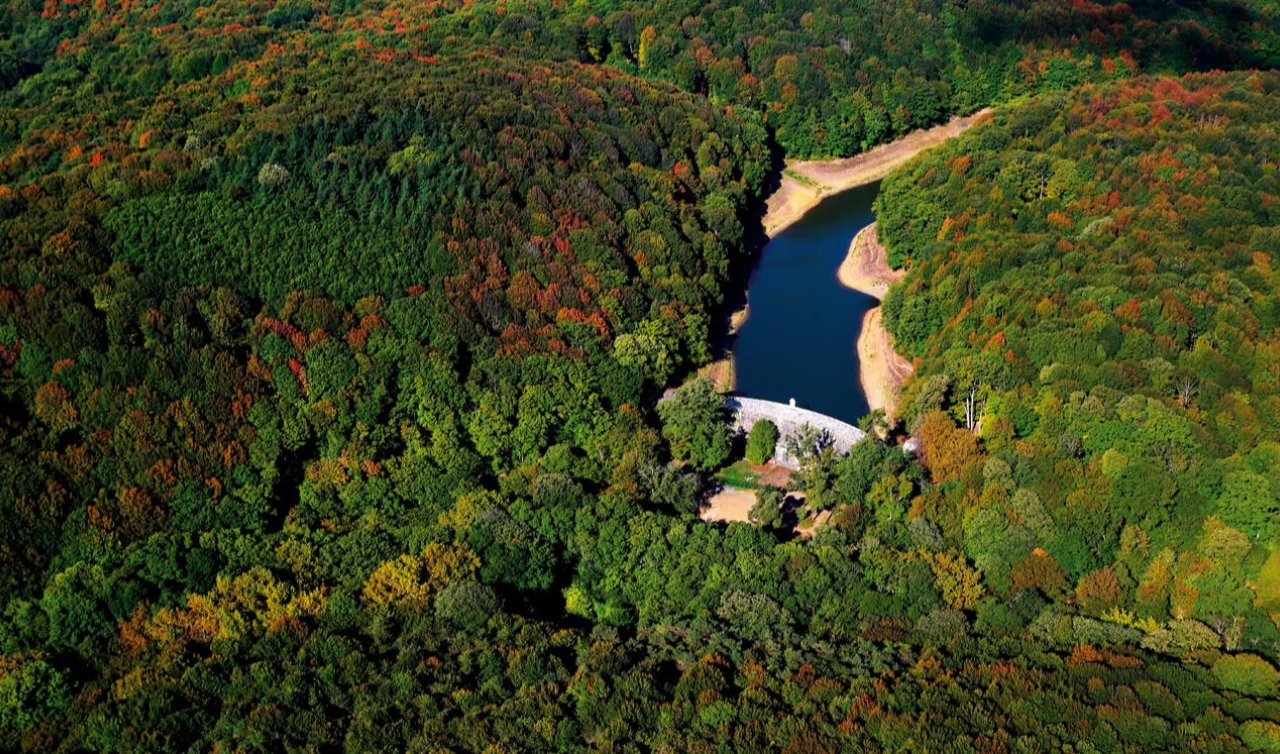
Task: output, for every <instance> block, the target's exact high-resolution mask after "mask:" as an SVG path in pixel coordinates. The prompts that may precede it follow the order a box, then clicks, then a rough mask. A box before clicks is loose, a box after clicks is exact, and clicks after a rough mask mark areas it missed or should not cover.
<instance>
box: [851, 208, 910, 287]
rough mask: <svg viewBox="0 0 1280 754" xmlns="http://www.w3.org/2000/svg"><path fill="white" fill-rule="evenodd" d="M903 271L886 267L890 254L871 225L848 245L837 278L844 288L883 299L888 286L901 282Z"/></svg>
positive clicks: (874, 225)
mask: <svg viewBox="0 0 1280 754" xmlns="http://www.w3.org/2000/svg"><path fill="white" fill-rule="evenodd" d="M906 274H907V271H906V270H893V269H890V268H889V251H888V250H887V249H885V247H884V244H882V243H880V239H879V238H878V237H877V236H876V224H875V223H871V224H870V225H868V226H867V227H865V228H863V229H862V230H860V231H858V235H856V236H854V237H853V242H852V243H850V244H849V254H848V256H846V257H845V258H844V261H843V262H841V263H840V270H839V271H838V272H837V273H836V277H838V278H840V282H841V283H843V284H844V285H845V287H847V288H852V289H854V290H855V291H861V292H863V293H865V294H867V295H868V296H871V297H873V298H877V299H880V300H881V301H883V300H884V294H886V293H888V292H889V286H891V285H893V284H894V283H896V282H898V281H899V280H901V279H902V278H903V277H905V276H906Z"/></svg>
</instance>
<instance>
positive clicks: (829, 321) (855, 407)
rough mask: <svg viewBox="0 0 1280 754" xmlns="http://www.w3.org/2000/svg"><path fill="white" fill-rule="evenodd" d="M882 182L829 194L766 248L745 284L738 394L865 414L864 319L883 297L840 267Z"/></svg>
mask: <svg viewBox="0 0 1280 754" xmlns="http://www.w3.org/2000/svg"><path fill="white" fill-rule="evenodd" d="M879 188H880V184H879V183H873V184H869V185H866V186H859V187H857V188H852V189H849V190H847V191H844V192H842V193H839V194H835V195H832V196H830V197H828V198H827V199H824V200H823V201H822V202H821V203H820V204H819V205H818V206H816V207H814V208H813V209H812V210H810V211H809V212H808V213H807V214H806V215H805V216H804V217H802V218H800V220H798V221H797V222H796V223H794V224H793V225H791V226H790V227H788V228H786V229H785V230H783V231H782V232H781V233H779V234H778V235H777V236H776V237H775V238H773V239H772V240H770V241H769V242H768V244H766V245H765V247H764V250H763V251H762V252H761V256H760V262H759V264H758V265H757V266H756V269H755V270H754V271H753V272H752V274H751V280H750V282H749V283H748V286H747V302H748V305H749V306H750V313H749V316H748V317H747V321H746V323H745V324H743V326H742V329H741V330H740V331H739V332H738V335H737V338H736V339H735V340H734V343H733V354H734V366H735V369H734V371H735V373H736V375H737V392H738V393H739V394H741V395H745V396H749V397H752V398H763V399H765V400H772V401H778V402H781V403H786V402H787V401H788V400H790V399H792V398H794V399H795V400H796V405H798V406H801V407H803V408H807V409H811V410H813V411H817V412H819V413H823V414H827V415H829V416H833V417H835V418H837V419H841V420H843V421H846V422H849V423H850V424H856V423H857V421H858V420H859V419H860V418H862V416H863V415H865V414H866V413H867V399H866V396H865V395H863V392H862V383H861V382H860V380H859V376H858V349H857V341H858V333H859V331H860V330H861V329H862V318H863V315H865V314H866V313H867V311H869V310H870V309H873V308H874V307H876V306H879V305H880V302H879V301H877V300H876V299H874V298H872V297H871V296H868V295H866V294H865V293H859V292H858V291H855V290H853V289H851V288H846V287H845V286H844V285H842V284H841V283H840V281H839V280H838V279H837V278H836V271H837V270H838V269H839V267H840V263H841V262H843V261H844V258H845V256H846V255H847V254H848V252H849V244H850V242H851V241H853V237H854V236H855V235H857V233H858V231H859V230H862V229H863V228H864V227H866V226H867V225H870V224H871V223H872V222H873V221H874V220H875V215H873V214H872V212H871V203H872V202H873V201H874V200H875V198H876V193H877V191H879Z"/></svg>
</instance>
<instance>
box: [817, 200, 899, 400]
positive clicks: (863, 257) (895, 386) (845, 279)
mask: <svg viewBox="0 0 1280 754" xmlns="http://www.w3.org/2000/svg"><path fill="white" fill-rule="evenodd" d="M904 275H906V271H905V270H893V269H890V268H889V254H888V251H887V250H886V249H885V247H884V244H882V243H880V239H879V238H877V237H876V224H875V223H871V224H870V225H868V226H867V227H865V228H863V229H862V230H861V231H859V233H858V235H856V236H854V238H853V243H851V244H849V255H848V256H846V257H845V259H844V262H843V263H841V265H840V270H839V271H838V272H837V273H836V276H837V277H839V278H840V282H841V283H843V284H844V285H846V286H848V287H849V288H852V289H854V290H856V291H861V292H862V293H865V294H867V295H868V296H872V297H874V298H877V299H881V300H883V299H884V295H885V293H887V292H888V290H889V286H891V285H893V284H894V283H896V282H898V281H899V280H901V279H902V278H903V276H904ZM858 363H859V366H860V367H861V368H860V369H859V377H860V378H861V380H862V391H863V393H865V394H866V396H867V406H868V407H869V408H870V409H871V410H873V411H874V410H875V409H878V408H879V409H884V412H885V415H886V416H887V417H888V418H889V419H891V420H892V419H893V418H895V417H896V416H897V410H898V396H899V394H900V392H901V390H902V383H903V382H904V381H905V380H906V379H907V378H908V377H910V376H911V372H912V371H913V368H912V366H911V362H909V361H907V360H906V359H904V358H903V357H902V356H901V355H899V354H898V352H897V351H895V350H894V348H893V336H892V335H890V334H889V331H888V330H886V329H885V327H884V323H883V322H882V321H881V308H880V307H878V306H877V307H876V308H874V309H871V310H870V311H868V312H867V313H866V315H865V316H864V317H863V318H862V330H861V331H860V332H859V333H858Z"/></svg>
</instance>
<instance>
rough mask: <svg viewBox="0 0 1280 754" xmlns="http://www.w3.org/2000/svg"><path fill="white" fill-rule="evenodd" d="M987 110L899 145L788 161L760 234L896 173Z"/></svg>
mask: <svg viewBox="0 0 1280 754" xmlns="http://www.w3.org/2000/svg"><path fill="white" fill-rule="evenodd" d="M990 115H991V109H990V108H987V109H984V110H979V111H978V112H976V113H974V114H973V115H968V116H965V117H962V118H961V117H957V118H952V119H951V120H950V121H949V122H947V123H944V124H942V125H940V126H934V127H933V128H925V129H921V130H919V131H913V132H911V133H909V134H907V135H906V136H904V137H902V138H901V139H898V140H897V141H894V142H890V143H888V144H881V145H880V146H878V147H876V148H874V149H872V150H870V151H869V152H863V153H862V154H860V155H856V156H854V157H846V158H844V159H840V160H817V161H788V162H787V167H786V169H785V170H784V171H783V174H782V182H781V185H779V186H778V190H777V191H775V192H774V193H773V195H772V196H770V197H769V202H768V205H767V211H766V212H765V216H764V220H763V221H762V222H763V224H764V231H765V233H766V234H768V235H769V237H770V238H772V237H773V236H776V235H777V234H778V233H780V232H781V231H782V230H783V229H784V228H786V227H787V226H789V225H791V224H792V223H794V222H795V221H797V220H799V219H800V218H801V217H803V216H804V213H806V212H808V211H809V210H810V209H813V207H814V206H815V205H816V204H817V203H818V202H820V201H822V199H823V198H824V197H825V196H827V195H829V194H833V193H836V192H839V191H843V190H845V189H850V188H853V187H854V186H861V185H863V184H867V183H872V182H874V181H878V180H880V179H881V178H884V177H885V176H886V175H888V174H889V173H890V172H891V171H892V170H893V169H894V168H896V167H898V166H899V165H901V164H902V163H904V162H906V161H907V160H910V159H911V158H912V157H915V156H916V155H917V154H919V153H920V152H922V151H924V150H926V149H928V148H929V147H932V146H936V145H938V144H941V143H942V142H944V141H946V140H947V139H950V138H951V137H953V136H955V135H956V134H959V133H960V132H962V131H964V130H966V129H968V128H970V127H972V126H974V125H976V124H978V123H980V122H982V121H984V120H986V119H987V118H988V117H989V116H990Z"/></svg>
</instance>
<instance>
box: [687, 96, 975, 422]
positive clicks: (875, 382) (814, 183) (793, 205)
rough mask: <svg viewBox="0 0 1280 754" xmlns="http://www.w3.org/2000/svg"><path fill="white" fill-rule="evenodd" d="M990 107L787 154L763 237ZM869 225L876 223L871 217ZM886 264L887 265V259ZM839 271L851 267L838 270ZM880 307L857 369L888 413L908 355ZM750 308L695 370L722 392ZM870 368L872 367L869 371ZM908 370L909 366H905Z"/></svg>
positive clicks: (863, 339) (731, 376) (869, 323)
mask: <svg viewBox="0 0 1280 754" xmlns="http://www.w3.org/2000/svg"><path fill="white" fill-rule="evenodd" d="M991 113H992V110H991V108H984V109H982V110H979V111H978V112H975V113H973V114H972V115H966V116H956V117H954V118H952V119H951V120H949V121H948V122H946V123H943V124H941V125H938V126H934V127H932V128H925V129H920V130H918V131H913V132H911V133H909V134H907V135H906V136H903V137H902V138H900V139H897V140H895V141H892V142H889V143H887V144H881V145H880V146H877V147H874V148H872V149H870V150H868V151H866V152H863V153H861V154H857V155H854V156H853V157H841V158H837V159H832V160H788V161H787V163H786V167H785V168H784V170H783V173H782V177H781V180H780V182H779V185H778V188H777V189H776V190H775V191H774V192H773V193H772V194H770V195H769V198H768V199H767V200H766V202H765V213H764V216H763V217H762V218H761V220H760V222H761V226H762V228H763V230H764V235H765V238H767V239H768V240H770V241H771V240H773V239H774V238H776V237H777V236H778V235H779V234H780V233H782V231H784V230H786V229H787V228H789V227H791V226H792V225H794V224H795V223H796V222H798V221H799V220H800V219H801V218H803V217H804V216H805V215H806V214H808V212H809V211H810V210H812V209H813V208H815V207H817V206H818V205H819V204H820V203H822V201H823V200H824V199H828V198H830V197H831V196H832V195H834V194H839V193H841V192H844V191H848V190H851V189H855V188H858V187H860V186H865V185H867V184H871V183H875V182H876V181H879V180H882V179H883V178H884V177H885V176H887V175H888V174H889V173H890V172H892V171H893V170H894V169H896V168H898V167H899V166H901V165H903V164H904V163H906V162H908V161H909V160H911V159H912V158H913V157H915V156H916V155H918V154H919V153H921V152H923V151H925V150H926V149H929V148H930V147H934V146H937V145H938V144H941V143H943V142H945V141H947V140H948V139H951V138H953V137H955V136H956V135H958V134H960V133H962V132H963V131H966V130H968V129H969V128H971V127H972V126H975V125H977V124H979V123H981V122H983V121H985V120H987V119H988V118H989V117H990V115H991ZM868 227H874V223H873V224H872V225H871V226H868ZM863 230H864V231H865V230H866V229H865V228H864V229H863ZM859 235H861V232H860V234H859ZM857 239H858V236H855V238H854V242H855V243H856V242H857ZM853 251H854V248H853V245H851V246H850V254H849V258H847V259H846V260H845V264H842V265H841V270H842V271H843V270H844V267H845V266H846V265H847V264H849V259H852V258H853V257H854V254H853ZM885 269H886V270H887V269H888V267H887V264H886V265H885ZM890 272H892V271H890ZM841 274H842V275H843V274H853V273H851V272H850V273H843V272H842V273H841ZM901 274H905V273H901ZM850 280H852V281H853V282H854V283H858V282H860V280H859V279H858V278H857V277H852V278H850ZM841 282H842V283H844V284H845V285H846V286H847V287H850V288H853V289H855V290H862V289H861V288H860V287H859V286H858V285H856V284H850V283H849V282H846V281H845V279H844V277H841ZM891 282H892V281H891ZM888 286H889V283H884V284H883V288H884V290H888ZM863 292H864V293H868V295H871V296H873V297H874V298H876V299H883V298H884V293H883V291H882V292H880V293H871V292H870V291H863ZM743 296H744V299H743V300H744V301H746V293H745V291H744V293H743ZM879 309H880V308H879V307H876V308H874V309H873V310H871V311H869V312H868V313H867V315H866V316H864V317H863V321H862V328H861V330H860V331H859V332H860V334H859V336H858V339H857V344H856V346H855V347H856V348H857V349H858V355H859V361H860V363H861V364H863V365H873V366H871V368H870V369H868V368H863V369H860V370H859V371H860V379H861V382H862V388H863V391H864V392H865V393H866V395H867V402H868V404H869V405H870V406H871V408H872V409H875V408H885V410H886V414H888V415H892V414H893V409H895V408H896V401H897V392H898V388H899V387H900V386H901V382H902V380H903V379H905V375H903V374H902V369H901V364H903V363H906V360H905V359H903V358H902V357H901V356H899V355H898V354H897V353H896V352H895V351H894V350H893V347H892V343H893V338H892V336H891V335H889V333H888V332H887V331H886V330H885V329H884V326H883V324H882V323H881V318H880V311H879ZM749 313H750V303H749V302H746V303H744V304H743V305H742V306H741V307H739V308H736V309H735V310H734V311H732V312H731V313H730V315H729V316H730V323H729V326H728V328H727V337H728V345H727V346H726V347H724V349H723V351H722V353H723V356H722V357H721V358H719V359H717V360H715V361H713V362H712V363H710V364H707V365H705V366H703V367H702V368H701V369H699V370H698V372H697V374H698V376H700V377H706V378H708V379H710V380H711V381H712V383H713V384H714V385H715V386H716V389H717V390H719V391H721V392H732V391H733V390H735V389H736V387H737V383H738V380H737V370H736V365H735V363H734V353H733V341H734V339H735V338H736V335H737V333H738V331H739V330H740V329H741V328H742V325H743V324H744V323H745V322H746V321H747V318H748V316H749ZM908 367H909V365H908ZM869 372H874V373H873V374H869ZM907 374H910V372H909V371H908V372H907Z"/></svg>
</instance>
